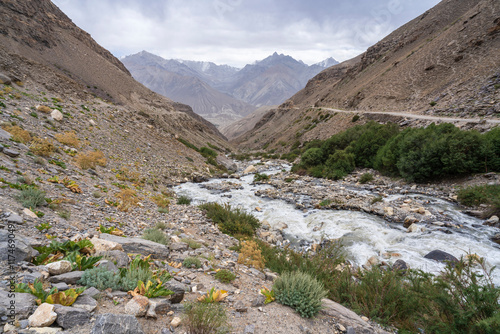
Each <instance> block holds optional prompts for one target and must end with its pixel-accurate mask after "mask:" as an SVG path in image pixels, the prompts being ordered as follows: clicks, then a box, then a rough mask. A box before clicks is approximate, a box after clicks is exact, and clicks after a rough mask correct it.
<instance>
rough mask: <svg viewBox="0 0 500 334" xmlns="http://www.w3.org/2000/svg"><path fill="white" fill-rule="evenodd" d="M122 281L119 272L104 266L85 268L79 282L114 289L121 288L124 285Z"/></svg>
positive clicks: (89, 285)
mask: <svg viewBox="0 0 500 334" xmlns="http://www.w3.org/2000/svg"><path fill="white" fill-rule="evenodd" d="M120 281H121V277H120V274H118V273H114V272H112V271H109V270H107V269H102V268H92V269H89V270H85V272H84V273H83V275H82V278H80V280H79V281H78V284H81V285H84V286H87V287H91V286H93V287H94V288H96V289H98V290H101V291H103V290H106V289H110V288H111V289H112V290H121V289H122V285H121V282H120ZM134 288H135V286H134Z"/></svg>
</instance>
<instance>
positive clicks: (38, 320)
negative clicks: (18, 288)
mask: <svg viewBox="0 0 500 334" xmlns="http://www.w3.org/2000/svg"><path fill="white" fill-rule="evenodd" d="M56 318H57V314H56V313H55V312H54V305H51V304H47V303H43V304H42V305H40V306H38V308H37V309H36V310H35V313H33V314H32V315H31V316H30V317H29V318H28V322H29V325H30V327H47V326H50V325H52V324H53V323H54V321H56Z"/></svg>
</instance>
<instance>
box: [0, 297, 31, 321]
mask: <svg viewBox="0 0 500 334" xmlns="http://www.w3.org/2000/svg"><path fill="white" fill-rule="evenodd" d="M15 295H16V296H15V302H16V303H15V308H12V304H11V301H12V300H13V298H9V297H10V296H9V293H8V292H7V291H3V290H0V318H2V317H9V316H10V315H11V314H14V315H15V317H17V319H19V320H22V319H27V318H28V317H29V315H30V314H32V313H33V312H34V311H35V310H36V308H37V305H36V302H35V300H36V298H35V296H33V295H32V294H31V293H20V292H16V293H15Z"/></svg>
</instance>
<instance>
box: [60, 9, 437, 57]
mask: <svg viewBox="0 0 500 334" xmlns="http://www.w3.org/2000/svg"><path fill="white" fill-rule="evenodd" d="M52 1H53V2H54V3H55V4H56V5H57V6H58V7H59V8H60V9H61V10H62V11H63V12H65V13H66V15H68V16H69V17H70V18H71V19H72V20H73V22H74V23H75V24H77V25H78V26H79V27H80V28H82V29H84V30H86V31H87V32H88V33H90V34H91V35H92V37H93V38H94V39H95V40H96V41H97V42H98V43H99V44H101V45H102V46H103V47H105V48H107V49H108V50H110V51H111V52H112V53H113V54H114V55H115V56H117V57H121V56H126V55H130V54H134V53H137V52H139V51H142V50H146V51H149V52H151V53H154V54H157V55H159V56H162V57H164V58H167V59H169V58H176V59H186V60H204V61H213V62H215V63H217V64H229V65H232V66H237V67H242V66H244V65H245V64H248V63H253V62H254V61H255V60H260V59H263V58H265V57H267V56H269V55H271V54H272V53H273V52H275V51H277V52H278V53H284V54H287V55H290V56H292V57H294V58H295V59H298V60H302V61H304V62H305V63H307V64H313V63H316V62H319V61H321V60H323V59H326V58H328V57H334V58H335V59H337V60H339V61H343V60H347V59H349V58H352V57H354V56H356V55H358V54H360V53H362V52H363V51H365V50H366V48H367V47H369V46H370V45H372V44H374V43H376V42H377V41H379V40H380V39H382V38H383V37H384V36H386V35H387V34H388V33H390V32H391V31H393V30H394V29H396V28H398V27H399V26H401V25H403V24H404V23H406V22H408V21H410V20H411V19H413V18H415V17H417V16H418V15H420V14H422V13H424V12H425V11H426V10H428V9H430V8H432V7H433V6H435V5H436V4H437V3H439V0H307V1H305V0H52Z"/></svg>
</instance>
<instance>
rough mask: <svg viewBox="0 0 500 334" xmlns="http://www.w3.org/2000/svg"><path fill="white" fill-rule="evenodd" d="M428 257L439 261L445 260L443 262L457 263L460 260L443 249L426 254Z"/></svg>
mask: <svg viewBox="0 0 500 334" xmlns="http://www.w3.org/2000/svg"><path fill="white" fill-rule="evenodd" d="M424 257H425V258H426V259H430V260H434V261H438V262H443V263H448V262H450V263H452V264H453V263H456V262H458V259H457V258H456V257H454V256H453V255H451V254H448V253H446V252H443V251H441V250H438V249H436V250H433V251H432V252H430V253H428V254H427V255H425V256H424Z"/></svg>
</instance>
